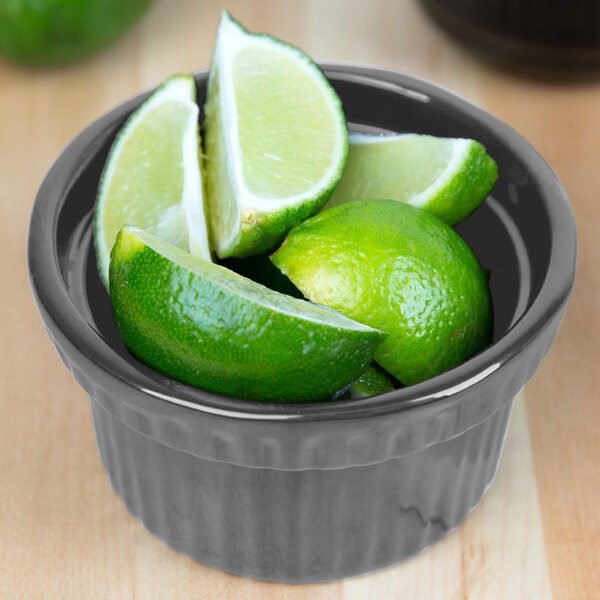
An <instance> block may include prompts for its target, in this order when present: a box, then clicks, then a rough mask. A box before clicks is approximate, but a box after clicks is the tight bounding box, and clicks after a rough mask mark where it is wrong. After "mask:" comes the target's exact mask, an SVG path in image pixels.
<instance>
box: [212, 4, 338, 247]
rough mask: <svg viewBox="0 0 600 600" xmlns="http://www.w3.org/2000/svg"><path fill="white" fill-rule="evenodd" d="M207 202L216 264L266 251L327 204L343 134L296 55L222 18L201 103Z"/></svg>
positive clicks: (313, 73)
mask: <svg viewBox="0 0 600 600" xmlns="http://www.w3.org/2000/svg"><path fill="white" fill-rule="evenodd" d="M205 111H206V119H205V122H204V139H205V150H206V155H207V158H206V181H207V199H208V203H209V215H210V217H209V221H210V229H211V234H212V239H213V241H214V243H215V247H216V252H217V254H218V255H219V256H220V257H226V256H248V255H251V254H258V253H260V252H266V251H268V250H270V249H272V248H273V247H274V246H275V245H276V244H277V243H278V242H279V241H280V240H281V239H282V238H283V237H284V236H285V234H286V232H287V231H288V230H289V229H290V228H291V227H292V226H293V225H295V224H296V223H299V222H300V221H302V220H303V219H305V218H306V217H308V216H309V215H311V214H313V213H315V212H316V211H317V210H318V209H319V208H320V207H321V206H322V205H323V203H324V202H326V201H327V199H328V198H329V196H330V195H331V192H332V190H333V188H334V187H335V185H336V183H337V182H338V180H339V178H340V177H341V174H342V169H343V166H344V162H345V159H346V155H347V149H348V134H347V129H346V122H345V118H344V113H343V110H342V106H341V102H340V99H339V98H338V96H337V94H336V93H335V91H334V90H333V88H332V87H331V85H330V84H329V82H328V81H327V79H326V78H325V76H324V75H323V73H322V72H321V70H320V69H319V68H318V67H317V66H316V65H315V64H314V63H313V62H312V60H311V59H310V58H309V57H308V56H307V55H306V54H304V53H303V52H302V51H301V50H299V49H297V48H295V47H293V46H290V45H288V44H285V43H283V42H281V41H279V40H276V39H275V38H273V37H271V36H268V35H266V34H251V33H249V32H247V31H246V30H245V29H244V28H243V27H242V26H241V25H239V24H238V23H237V22H236V21H234V20H233V19H232V18H231V17H230V16H229V15H228V14H227V13H224V14H223V17H222V19H221V23H220V25H219V29H218V33H217V40H216V44H215V50H214V55H213V59H212V65H211V70H210V76H209V82H208V92H207V101H206V106H205Z"/></svg>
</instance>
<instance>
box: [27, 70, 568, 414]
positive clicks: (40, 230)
mask: <svg viewBox="0 0 600 600" xmlns="http://www.w3.org/2000/svg"><path fill="white" fill-rule="evenodd" d="M320 67H321V68H322V69H323V71H324V72H325V74H326V75H327V76H328V77H329V78H332V79H333V80H334V81H349V82H354V83H360V84H364V85H370V86H374V87H377V88H382V89H387V90H393V91H394V92H396V93H399V94H401V95H404V96H408V97H410V98H412V99H418V100H421V101H424V102H428V101H429V99H430V98H431V97H434V98H435V99H436V101H441V102H444V103H445V104H446V105H448V106H449V107H450V108H451V109H453V110H456V111H458V112H460V113H463V114H464V115H465V116H466V117H468V118H469V119H475V120H477V121H478V122H480V123H481V125H482V126H484V127H485V128H486V129H487V130H488V131H490V133H492V134H493V135H494V136H496V137H497V138H499V139H501V140H502V142H503V143H504V144H505V145H506V146H508V147H509V149H510V150H511V151H512V152H513V153H515V154H516V155H518V156H519V158H520V160H522V161H524V162H525V163H526V164H527V166H528V168H529V169H530V171H531V173H533V174H535V183H536V185H537V186H538V188H539V189H540V195H541V196H542V198H543V200H544V205H545V207H546V209H547V217H548V221H549V226H550V231H551V240H552V247H551V254H550V260H549V266H548V270H547V273H546V277H545V279H544V281H543V283H542V286H541V288H540V290H539V292H538V294H537V296H536V297H535V299H534V300H533V302H532V303H531V305H530V306H529V308H528V309H527V310H526V311H525V312H524V313H523V315H522V316H521V317H520V318H519V320H518V321H517V322H516V323H515V324H514V325H513V326H512V327H511V329H510V330H509V331H508V332H507V333H505V334H504V335H503V336H502V337H501V338H500V339H498V340H497V341H496V342H494V343H493V344H491V345H490V346H488V347H487V348H485V349H484V350H483V351H481V352H480V353H478V354H477V355H475V356H474V357H472V358H470V359H469V360H467V361H465V362H464V363H462V364H461V365H459V366H457V367H455V368H453V369H451V370H449V371H446V372H444V373H441V374H440V375H437V376H435V377H432V378H430V379H427V380H425V381H422V382H420V383H417V384H414V385H412V386H408V387H405V388H400V389H397V390H394V391H391V392H387V393H385V394H381V395H378V396H371V397H367V398H362V399H354V400H347V401H336V402H315V403H269V402H258V401H252V400H243V399H238V398H234V397H229V396H224V395H221V394H216V393H212V392H207V391H204V390H201V389H198V388H194V387H192V386H188V385H185V384H181V383H179V382H174V380H172V379H170V378H168V377H166V376H164V375H162V374H160V373H158V372H152V375H149V374H147V373H145V372H143V371H141V370H138V369H135V368H133V366H132V365H131V363H129V362H127V361H126V360H125V359H124V358H123V357H121V356H120V355H119V354H118V353H117V352H115V351H114V350H112V348H110V346H109V345H108V344H107V343H105V342H104V340H103V338H102V336H101V334H99V333H98V332H97V331H96V329H95V327H94V326H92V325H91V324H90V323H89V322H88V321H87V319H86V318H85V316H84V315H82V314H81V312H80V311H79V310H78V309H77V307H76V306H75V304H74V303H73V301H72V299H71V297H70V295H69V292H68V290H67V287H66V285H65V282H64V281H63V277H62V275H61V272H60V267H59V263H58V256H57V252H56V245H55V243H54V240H55V239H56V228H57V221H58V215H59V213H60V211H61V209H62V205H63V203H64V200H65V198H66V196H67V193H68V191H69V189H70V185H72V183H73V182H74V181H75V180H76V179H77V176H78V174H79V173H80V172H81V171H83V170H84V169H85V167H86V166H87V164H88V163H89V161H90V160H91V159H92V158H93V157H94V156H95V153H96V150H97V148H98V147H99V146H100V145H102V144H103V143H104V137H102V136H101V135H100V138H99V134H102V132H105V131H112V130H113V128H114V126H115V125H116V124H117V123H118V122H120V121H122V120H123V119H124V118H125V117H126V116H128V114H129V113H130V112H132V111H133V110H134V109H135V108H136V107H137V106H138V105H139V104H140V103H141V102H142V101H143V100H144V99H145V98H146V97H147V96H148V95H149V94H150V93H152V91H153V90H154V89H156V87H157V86H155V87H153V88H151V89H148V90H146V91H143V92H140V93H138V94H136V95H134V96H132V97H131V98H129V99H128V100H125V101H124V102H122V103H120V104H118V105H116V106H115V107H113V108H112V109H110V110H109V111H107V112H105V113H104V114H103V115H101V116H100V117H99V118H98V119H96V120H95V121H93V122H92V123H91V124H90V125H88V126H87V127H86V128H85V129H84V130H83V131H82V132H81V133H79V134H78V135H77V136H76V137H75V138H74V139H73V140H72V141H71V142H70V143H69V144H68V145H67V146H66V148H65V149H64V150H63V151H62V152H61V153H60V155H59V156H58V158H57V159H56V160H55V161H54V163H53V164H52V166H51V167H50V169H49V171H48V173H47V174H46V176H45V178H44V180H43V181H42V184H41V186H40V188H39V190H38V193H37V195H36V199H35V202H34V206H33V209H32V214H31V219H30V223H29V232H28V243H27V265H28V272H29V280H30V285H31V288H32V291H33V295H34V298H35V300H36V304H37V306H38V309H39V310H40V312H41V313H42V316H43V320H44V322H45V324H46V327H47V328H48V330H49V331H50V332H51V333H53V334H57V333H58V334H59V335H60V334H62V336H63V337H65V338H66V339H68V340H69V341H70V342H71V344H72V345H74V346H75V347H76V348H78V349H79V351H80V352H81V353H82V354H83V355H85V356H86V357H87V358H88V359H89V360H90V361H92V362H93V363H94V364H95V365H96V366H97V367H99V368H100V369H101V370H102V371H104V372H105V373H106V374H107V375H109V376H110V377H112V378H116V379H117V380H119V381H120V382H121V383H122V384H124V385H125V386H127V387H129V388H134V389H136V390H138V391H140V392H142V393H144V394H148V395H150V396H152V397H154V398H156V399H159V400H163V401H165V402H167V403H170V404H172V405H174V406H180V407H185V408H187V409H192V410H195V411H199V412H206V413H210V414H215V415H220V416H226V417H232V418H237V419H252V420H267V421H290V420H293V421H312V420H332V419H335V420H337V419H354V418H359V417H368V416H372V415H376V414H377V415H379V414H382V413H387V412H398V411H404V410H411V409H416V408H418V407H420V406H423V405H426V404H429V403H432V402H436V403H444V402H450V401H451V400H452V399H453V398H456V396H457V394H460V393H463V392H464V391H465V390H467V389H469V388H471V387H473V386H475V385H477V384H479V383H480V382H482V381H483V380H485V379H487V378H488V377H489V376H490V375H492V374H493V373H495V372H496V371H497V370H498V369H500V368H502V367H503V366H505V365H506V364H507V363H508V362H510V361H512V360H513V359H514V358H515V357H516V356H517V355H519V354H520V353H521V352H522V351H523V350H524V349H525V348H526V347H527V346H529V344H531V342H532V341H533V340H534V339H535V338H536V337H537V336H538V335H539V334H540V332H541V331H542V330H543V329H544V328H545V326H546V325H547V324H548V323H549V322H550V321H551V320H552V317H553V316H555V315H556V314H557V313H560V312H561V311H562V309H563V307H564V305H565V304H566V303H567V302H568V299H569V296H570V293H571V290H572V287H573V281H574V276H575V264H576V255H577V247H576V230H575V220H574V215H573V211H572V208H571V205H570V202H569V199H568V197H567V194H566V192H565V190H564V188H563V186H562V184H561V182H560V181H559V179H558V177H557V176H556V174H555V173H554V171H553V170H552V168H551V167H550V165H549V164H548V163H547V162H546V161H545V160H544V158H543V157H542V156H541V155H540V154H539V152H538V151H537V150H536V149H535V148H534V147H533V146H532V145H531V144H530V143H529V142H527V141H526V140H525V139H524V138H523V137H522V136H521V135H520V134H519V133H517V132H516V131H515V130H514V129H512V128H511V127H510V126H509V125H507V124H506V123H504V122H503V121H501V120H500V119H498V118H497V117H495V116H493V115H492V114H491V113H489V112H487V111H485V110H484V109H482V108H480V107H478V106H477V105H475V104H473V103H472V102H471V101H469V100H467V99H465V98H463V97H461V96H460V95H458V94H456V93H455V92H453V91H450V90H448V89H446V88H444V87H442V86H440V85H438V84H435V83H432V82H430V81H427V80H425V79H422V78H420V77H416V76H413V75H408V74H405V73H401V72H399V71H395V70H391V69H385V68H381V67H372V66H367V65H359V64H355V63H344V62H327V63H320ZM207 74H208V70H207V69H204V70H200V71H196V72H194V76H195V78H196V81H197V82H198V81H203V80H205V79H206V77H207ZM48 223H50V224H51V226H48ZM173 383H174V384H175V385H173Z"/></svg>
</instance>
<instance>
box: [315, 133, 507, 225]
mask: <svg viewBox="0 0 600 600" xmlns="http://www.w3.org/2000/svg"><path fill="white" fill-rule="evenodd" d="M349 140H350V150H349V153H348V160H347V162H346V167H345V169H344V173H343V175H342V179H341V181H340V183H339V185H338V186H337V188H336V189H335V191H334V193H333V195H332V197H331V199H330V200H329V202H328V203H327V204H326V205H325V207H324V208H331V207H333V206H337V205H339V204H344V203H346V202H353V201H355V200H366V199H369V198H386V199H391V200H399V201H401V202H405V203H407V204H411V205H412V206H416V207H417V208H422V209H424V210H427V211H428V212H431V213H433V214H434V215H436V216H438V217H440V218H441V219H442V220H444V221H446V222H447V223H449V224H450V225H455V224H456V223H458V222H459V221H462V220H463V219H465V218H466V217H467V216H469V215H470V214H471V213H472V212H473V211H474V210H475V209H476V208H477V207H478V206H479V205H480V204H481V203H482V202H483V201H484V200H485V198H486V196H487V194H488V193H489V192H490V190H491V189H492V187H493V186H494V183H495V182H496V180H497V179H498V169H497V166H496V163H495V162H494V161H493V159H492V158H491V157H490V156H489V155H488V154H487V153H486V151H485V148H484V147H483V146H482V145H481V144H480V143H479V142H476V141H474V140H469V139H463V138H439V137H433V136H429V135H416V134H403V135H367V134H352V135H350V137H349Z"/></svg>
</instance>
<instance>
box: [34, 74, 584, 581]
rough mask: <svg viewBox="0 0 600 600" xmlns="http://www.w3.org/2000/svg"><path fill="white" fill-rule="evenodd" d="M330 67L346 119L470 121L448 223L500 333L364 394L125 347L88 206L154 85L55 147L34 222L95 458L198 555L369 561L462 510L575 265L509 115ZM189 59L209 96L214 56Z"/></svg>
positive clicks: (49, 306)
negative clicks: (255, 385)
mask: <svg viewBox="0 0 600 600" xmlns="http://www.w3.org/2000/svg"><path fill="white" fill-rule="evenodd" d="M323 69H324V71H325V73H326V75H327V76H328V77H329V79H330V81H331V82H332V84H333V85H334V87H335V88H336V89H337V91H338V93H339V94H340V97H341V99H342V102H343V105H344V110H345V112H346V116H347V119H348V122H349V127H350V129H351V130H354V131H372V132H376V131H382V132H416V133H427V134H432V135H437V136H447V137H467V138H474V139H476V140H478V141H480V142H481V143H483V144H484V146H485V147H486V148H487V150H488V152H489V154H490V155H491V156H492V157H493V158H494V159H495V160H496V162H497V163H498V167H499V172H500V177H499V180H498V182H497V184H496V186H495V188H494V190H493V193H492V195H491V196H490V197H489V198H488V199H487V200H486V202H485V203H484V204H482V205H481V206H480V207H479V208H478V209H477V210H476V211H475V212H474V213H473V214H472V215H471V216H470V217H469V218H468V219H467V220H465V221H464V222H463V223H461V224H460V225H459V226H458V227H457V228H456V229H457V231H458V232H459V233H460V234H461V235H462V236H463V238H464V239H465V240H466V241H467V243H468V244H469V245H470V247H471V248H472V249H473V251H474V252H475V254H476V256H477V258H478V259H479V261H480V263H481V264H482V266H483V267H484V268H485V269H488V270H489V271H490V273H491V276H490V288H491V293H492V301H493V307H494V323H495V325H494V339H493V343H492V344H491V345H490V346H489V347H488V348H486V349H485V350H484V351H482V352H481V353H479V354H478V355H476V356H474V357H473V358H471V359H470V360H468V361H467V362H465V363H464V364H462V365H460V366H458V367H456V368H454V369H452V370H451V371H448V372H446V373H443V374H441V375H439V376H437V377H434V378H432V379H429V380H427V381H424V382H422V383H419V384H417V385H413V386H409V387H406V388H403V389H398V390H395V391H393V392H389V393H386V394H382V395H380V396H375V397H371V398H364V399H360V400H348V401H341V402H330V403H311V404H270V403H261V402H250V401H244V400H239V399H235V398H230V397H225V396H220V395H218V394H213V393H209V392H205V391H203V390H199V389H195V388H192V387H189V386H186V385H184V384H181V383H178V382H177V381H174V380H172V379H169V378H167V377H165V376H163V375H161V374H160V373H157V372H155V371H153V370H151V369H149V368H148V367H146V366H145V365H143V364H141V363H140V362H138V361H137V360H135V359H134V358H133V357H132V356H131V355H130V354H129V352H128V351H127V350H126V348H125V346H124V345H123V342H122V341H121V339H120V337H119V335H118V332H117V330H116V327H115V324H114V321H113V317H112V310H111V306H110V299H109V297H108V294H107V293H106V290H105V289H104V287H103V285H102V283H101V282H100V279H99V276H98V272H97V269H96V264H95V256H94V248H93V234H92V229H93V227H92V223H93V209H94V201H95V196H96V190H97V186H98V181H99V178H100V174H101V171H102V168H103V166H104V162H105V160H106V157H107V155H108V152H109V149H110V147H111V144H112V142H113V140H114V139H115V136H116V134H117V132H118V131H119V129H120V127H121V126H122V125H123V123H124V122H125V120H126V119H127V117H128V116H129V115H130V114H131V112H132V111H133V110H135V109H136V108H137V107H138V106H139V104H140V103H141V102H142V101H143V100H144V99H145V98H146V97H147V96H148V95H149V93H150V92H144V93H141V94H138V95H137V96H135V97H133V98H131V99H130V100H128V101H126V102H124V103H122V104H120V105H119V106H117V107H115V108H114V109H112V110H110V111H109V112H108V113H106V114H105V115H103V116H102V117H100V118H99V119H98V120H97V121H95V122H94V123H92V124H91V125H90V126H89V127H87V128H86V129H85V130H84V131H83V132H82V133H81V134H80V135H79V136H77V137H76V138H75V139H74V140H73V141H72V142H71V143H70V144H69V146H68V147H67V148H66V149H65V150H64V151H63V152H62V154H61V155H60V156H59V157H58V159H57V160H56V162H55V163H54V165H53V166H52V168H51V169H50V171H49V172H48V174H47V176H46V178H45V180H44V182H43V183H42V185H41V187H40V190H39V192H38V195H37V198H36V201H35V205H34V208H33V212H32V216H31V222H30V230H29V239H28V267H29V276H30V282H31V287H32V290H33V294H34V297H35V300H36V303H37V306H38V309H39V311H40V314H41V316H42V319H43V321H44V324H45V326H46V329H47V331H48V334H49V336H50V338H51V339H52V341H53V342H54V344H55V346H56V349H57V351H58V353H59V355H60V356H61V358H62V360H63V361H64V363H65V364H66V365H67V367H68V368H69V369H70V370H71V372H72V373H73V375H74V376H75V378H76V379H77V381H78V382H79V383H80V384H81V385H82V387H83V388H84V389H85V390H86V392H87V393H88V395H89V399H90V407H91V413H92V418H93V422H94V428H95V432H96V438H97V442H98V449H99V453H100V457H101V459H102V463H103V465H104V467H105V469H106V471H107V473H108V476H109V478H110V482H111V484H112V486H113V488H114V489H115V491H116V492H117V494H119V496H121V498H122V499H123V501H124V503H125V505H126V506H127V508H128V510H129V511H130V512H131V513H132V514H133V515H134V516H136V517H137V518H139V519H140V520H141V521H142V523H143V524H144V526H145V527H146V528H147V529H148V530H149V531H150V532H152V533H153V534H155V535H157V536H158V537H160V538H161V539H163V540H164V541H165V542H166V543H167V544H169V545H170V546H171V547H172V548H174V549H175V550H178V551H180V552H183V553H185V554H187V555H188V556H190V557H192V558H193V559H195V560H197V561H199V562H201V563H203V564H206V565H210V566H213V567H216V568H218V569H221V570H223V571H227V572H231V573H236V574H239V575H244V576H248V577H254V578H259V579H266V580H272V581H285V582H303V583H307V582H322V581H330V580H335V579H341V578H345V577H350V576H355V575H359V574H362V573H366V572H370V571H373V570H377V569H381V568H383V567H386V566H388V565H391V564H394V563H396V562H399V561H401V560H403V559H406V558H408V557H410V556H412V555H413V554H415V553H417V552H419V551H420V550H422V549H423V548H425V547H427V546H429V545H431V544H433V543H434V542H436V541H438V540H439V539H441V538H442V537H444V536H445V535H446V534H447V533H448V532H449V531H450V530H452V529H453V528H455V527H456V526H457V525H459V524H460V523H461V522H462V521H463V520H464V519H465V518H466V516H467V515H468V514H469V512H470V511H471V510H472V509H473V508H474V507H475V506H476V505H477V504H478V502H479V501H480V500H481V498H482V496H483V494H484V493H485V491H486V490H487V488H488V487H489V485H490V484H491V482H492V480H493V478H494V475H495V473H496V469H497V466H498V462H499V460H500V456H501V453H502V446H503V443H504V439H505V436H506V431H507V427H508V422H509V418H510V413H511V409H512V404H513V399H514V397H515V395H516V394H517V393H518V391H519V390H520V389H521V387H522V386H523V384H524V383H525V382H526V381H527V380H528V379H529V378H530V377H531V376H532V375H533V373H534V372H535V370H536V369H537V367H538V365H539V363H540V362H541V360H542V358H543V357H544V355H545V354H546V353H547V351H548V349H549V348H550V345H551V343H552V341H553V339H554V337H555V335H556V332H557V330H558V327H559V324H560V321H561V319H562V316H563V314H564V312H565V310H566V307H567V302H568V299H569V296H570V292H571V289H572V285H573V279H574V273H575V261H576V233H575V223H574V218H573V213H572V210H571V207H570V204H569V201H568V198H567V196H566V194H565V191H564V189H563V188H562V186H561V184H560V182H559V181H558V179H557V177H556V176H555V174H554V173H553V171H552V169H551V168H550V167H549V166H548V164H547V163H546V162H545V161H544V159H543V158H542V157H541V156H540V155H539V154H538V153H537V152H536V150H535V149H534V148H533V147H532V146H531V145H529V144H528V143H527V142H526V141H525V140H524V139H523V138H522V137H521V136H520V135H519V134H517V133H516V132H515V131H513V130H512V129H511V128H510V127H508V126H507V125H505V124H504V123H502V122H501V121H499V120H498V119H497V118H495V117H493V116H492V115H490V114H489V113H486V112H485V111H483V110H481V109H480V108H477V107H476V106H474V105H472V104H470V103H469V102H467V101H466V100H464V99H462V98H460V97H458V96H456V95H455V94H453V93H451V92H449V91H447V90H444V89H442V88H440V87H438V86H436V85H434V84H431V83H429V82H426V81H423V80H421V79H418V78H415V77H410V76H408V75H404V74H401V73H397V72H394V71H389V70H384V69H376V68H370V67H364V66H354V65H343V64H328V65H324V66H323ZM195 76H196V80H197V83H198V87H199V98H200V99H202V98H204V94H205V90H206V82H207V72H206V71H202V72H198V73H196V75H195ZM201 118H202V115H201ZM299 376H301V374H299Z"/></svg>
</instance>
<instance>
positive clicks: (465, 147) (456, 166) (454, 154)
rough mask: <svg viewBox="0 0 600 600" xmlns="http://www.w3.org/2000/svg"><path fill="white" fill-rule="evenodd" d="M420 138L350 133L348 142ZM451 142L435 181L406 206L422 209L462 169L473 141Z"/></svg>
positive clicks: (458, 139)
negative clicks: (445, 159)
mask: <svg viewBox="0 0 600 600" xmlns="http://www.w3.org/2000/svg"><path fill="white" fill-rule="evenodd" d="M414 137H422V136H421V135H419V134H416V133H400V134H392V135H371V134H366V133H351V134H350V135H349V136H348V142H349V144H350V146H360V145H365V144H389V143H394V142H397V141H398V140H400V139H402V138H414ZM448 139H450V141H451V142H452V151H451V153H450V160H448V163H447V164H446V166H445V168H444V170H443V171H442V172H441V173H440V174H439V175H438V176H437V177H436V179H435V180H434V181H433V183H431V184H430V185H429V186H427V187H426V188H425V189H424V190H423V191H421V192H419V193H418V194H416V195H415V196H412V197H411V198H410V200H407V204H411V205H412V206H416V207H417V208H423V207H424V206H426V205H427V203H428V202H429V201H430V200H431V198H434V197H435V196H436V195H437V193H438V192H439V191H441V190H443V189H444V188H445V187H446V186H447V185H448V183H449V181H450V180H451V179H452V178H453V177H454V176H455V175H456V173H458V172H459V171H460V170H461V169H462V165H463V164H464V162H465V159H466V157H467V155H468V153H469V151H470V149H471V146H472V144H473V140H470V139H465V138H448Z"/></svg>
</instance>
